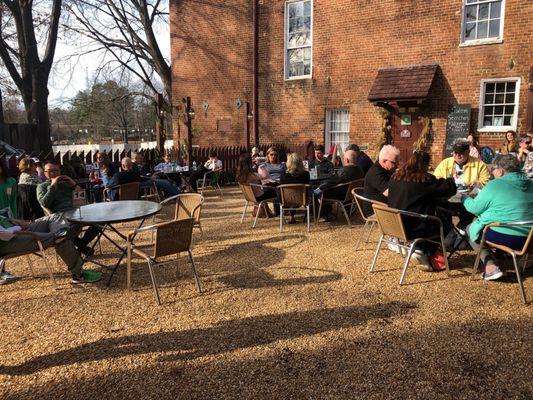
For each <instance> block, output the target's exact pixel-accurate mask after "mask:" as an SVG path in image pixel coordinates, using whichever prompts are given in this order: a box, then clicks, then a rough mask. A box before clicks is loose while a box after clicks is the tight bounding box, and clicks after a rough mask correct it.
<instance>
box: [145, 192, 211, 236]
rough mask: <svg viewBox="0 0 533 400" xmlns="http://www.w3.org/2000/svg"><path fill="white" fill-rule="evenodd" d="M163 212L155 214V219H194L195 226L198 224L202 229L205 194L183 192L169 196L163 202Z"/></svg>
mask: <svg viewBox="0 0 533 400" xmlns="http://www.w3.org/2000/svg"><path fill="white" fill-rule="evenodd" d="M159 204H161V206H162V208H161V212H159V213H158V214H156V215H155V216H154V221H157V220H158V219H159V220H161V219H163V220H165V221H169V220H182V219H187V218H193V219H194V226H197V227H198V228H199V229H200V232H202V233H203V231H202V224H201V217H202V206H203V204H204V196H202V195H201V194H198V193H182V194H178V195H176V196H172V197H169V198H168V199H165V200H163V201H162V202H161V203H159Z"/></svg>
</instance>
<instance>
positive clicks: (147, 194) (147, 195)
mask: <svg viewBox="0 0 533 400" xmlns="http://www.w3.org/2000/svg"><path fill="white" fill-rule="evenodd" d="M139 190H140V192H141V193H140V198H141V199H142V200H150V201H155V202H156V203H160V202H161V195H160V194H159V190H158V189H157V186H156V184H155V182H152V184H151V185H149V186H141V187H139ZM121 200H126V199H121ZM127 200H129V199H127Z"/></svg>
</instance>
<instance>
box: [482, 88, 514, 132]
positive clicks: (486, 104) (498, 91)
mask: <svg viewBox="0 0 533 400" xmlns="http://www.w3.org/2000/svg"><path fill="white" fill-rule="evenodd" d="M519 97H520V78H502V79H483V80H482V81H481V91H480V98H479V121H478V127H479V130H480V131H482V132H505V131H507V130H509V129H513V130H516V126H517V119H518V104H519Z"/></svg>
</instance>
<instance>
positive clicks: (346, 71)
mask: <svg viewBox="0 0 533 400" xmlns="http://www.w3.org/2000/svg"><path fill="white" fill-rule="evenodd" d="M254 2H256V10H257V13H254ZM256 15H257V18H258V19H257V21H258V23H257V31H258V35H257V47H254V16H256ZM170 21H171V56H172V74H173V96H174V99H175V100H174V102H175V104H179V101H177V99H181V98H182V97H184V96H190V97H191V99H192V102H193V107H194V109H195V111H196V112H195V120H194V122H193V125H194V128H195V135H194V142H195V143H197V144H200V145H209V146H213V145H219V146H228V145H236V144H245V143H246V136H245V126H246V123H245V122H246V102H250V103H252V109H253V106H254V104H253V103H254V102H253V100H254V99H253V97H254V96H253V86H254V85H253V81H254V62H253V60H254V49H255V48H257V53H256V54H257V103H256V107H257V108H256V110H257V112H256V113H257V115H255V117H256V119H257V123H258V127H259V129H258V134H259V140H260V142H262V143H270V142H284V143H289V144H290V143H303V142H308V141H310V140H312V141H315V142H325V143H326V145H329V144H331V143H333V142H336V143H338V145H339V147H344V146H345V145H346V144H347V143H357V144H359V145H361V146H368V148H369V150H370V151H371V150H373V149H375V148H376V146H377V145H378V144H379V142H380V141H382V140H386V141H389V142H393V143H395V144H397V145H399V146H400V147H402V146H403V147H402V149H405V150H406V151H408V150H409V149H410V148H412V146H413V144H414V143H415V142H416V141H417V140H418V139H419V137H420V135H422V134H423V133H424V128H426V131H427V130H428V129H429V138H428V140H427V142H426V143H425V146H426V148H427V149H429V150H430V151H431V152H432V154H433V156H434V157H435V158H436V159H440V158H441V157H442V156H443V153H444V143H445V138H446V125H447V118H448V114H449V112H450V108H451V107H452V106H455V105H458V104H460V105H470V107H471V112H470V115H471V118H470V131H471V132H479V136H480V144H481V145H490V146H492V147H493V148H495V149H497V148H498V147H499V146H500V143H501V142H502V140H503V137H504V133H505V131H507V130H509V129H513V130H516V131H518V132H519V134H523V133H526V131H527V130H528V129H530V128H531V125H532V123H533V122H532V120H533V97H532V84H533V82H532V76H531V75H532V74H531V66H532V65H533V24H532V23H531V21H533V1H523V0H501V1H492V0H440V1H427V0H380V1H359V0H288V1H284V0H232V1H207V0H198V1H194V2H187V1H181V0H171V6H170ZM175 114H177V113H175ZM420 117H422V118H420ZM423 117H427V118H423ZM252 122H253V121H252ZM177 126H178V124H175V132H174V135H175V136H177V135H180V136H181V137H182V138H183V136H184V132H185V131H184V130H183V127H181V129H178V128H177ZM252 127H253V123H252ZM252 130H253V129H252ZM178 131H179V132H178ZM250 135H251V138H252V139H251V141H252V144H253V132H252V133H250ZM405 154H407V153H405Z"/></svg>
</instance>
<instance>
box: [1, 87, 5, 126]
mask: <svg viewBox="0 0 533 400" xmlns="http://www.w3.org/2000/svg"><path fill="white" fill-rule="evenodd" d="M3 123H4V99H3V98H2V91H1V90H0V124H3Z"/></svg>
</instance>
